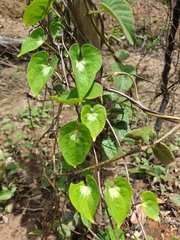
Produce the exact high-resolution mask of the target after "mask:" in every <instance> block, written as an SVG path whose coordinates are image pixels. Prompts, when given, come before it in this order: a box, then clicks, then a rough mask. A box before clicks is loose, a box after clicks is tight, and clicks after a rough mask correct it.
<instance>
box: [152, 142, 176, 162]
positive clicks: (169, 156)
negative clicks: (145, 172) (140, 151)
mask: <svg viewBox="0 0 180 240" xmlns="http://www.w3.org/2000/svg"><path fill="white" fill-rule="evenodd" d="M152 150H153V152H154V155H155V156H156V157H157V159H158V160H159V161H160V162H162V164H164V165H165V166H167V165H169V164H170V163H172V162H175V161H176V159H175V158H174V155H173V153H172V152H171V150H170V148H168V146H166V144H164V143H162V142H160V143H156V144H155V145H154V146H153V147H152Z"/></svg>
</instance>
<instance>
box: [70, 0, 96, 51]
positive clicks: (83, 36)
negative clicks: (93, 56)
mask: <svg viewBox="0 0 180 240" xmlns="http://www.w3.org/2000/svg"><path fill="white" fill-rule="evenodd" d="M85 1H86V2H87V4H88V6H89V8H90V9H91V10H95V9H94V6H93V4H92V1H91V0H73V2H72V3H71V6H70V9H71V12H72V15H73V22H74V26H75V29H74V30H75V32H74V35H75V38H76V40H77V42H78V43H79V45H80V46H81V45H83V44H84V43H89V44H91V45H93V46H94V47H96V48H97V49H99V50H101V39H100V37H99V36H98V34H97V32H96V30H95V29H94V27H93V25H92V23H91V21H90V18H89V16H87V15H86V14H87V9H86V5H85ZM100 2H101V1H100V0H94V3H95V5H96V6H97V7H98V6H99V3H100ZM93 19H94V21H95V23H96V26H97V28H98V30H99V31H100V32H101V23H100V19H99V17H98V16H97V15H93Z"/></svg>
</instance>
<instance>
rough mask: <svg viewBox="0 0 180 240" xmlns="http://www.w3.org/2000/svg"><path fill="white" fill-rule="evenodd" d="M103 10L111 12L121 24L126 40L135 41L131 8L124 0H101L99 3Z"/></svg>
mask: <svg viewBox="0 0 180 240" xmlns="http://www.w3.org/2000/svg"><path fill="white" fill-rule="evenodd" d="M100 6H101V7H102V8H103V10H104V12H108V13H109V14H111V15H112V16H113V17H114V18H115V19H116V20H117V21H118V23H119V24H120V25H121V27H122V29H123V31H124V34H125V36H126V38H127V40H128V41H129V42H130V43H131V44H132V45H133V44H135V42H136V35H135V30H134V21H133V14H132V9H131V7H130V6H129V4H128V2H127V1H126V0H103V2H101V3H100Z"/></svg>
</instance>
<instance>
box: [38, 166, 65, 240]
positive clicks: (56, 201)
mask: <svg viewBox="0 0 180 240" xmlns="http://www.w3.org/2000/svg"><path fill="white" fill-rule="evenodd" d="M43 174H44V177H45V178H46V180H47V181H48V182H49V184H50V185H51V187H52V188H53V191H54V198H55V203H56V206H55V207H56V211H57V213H58V220H59V225H60V228H61V231H62V233H63V236H64V238H63V240H66V232H65V230H64V228H63V226H62V222H61V216H60V211H59V197H58V193H57V190H56V187H55V186H54V184H53V183H52V181H51V180H50V179H49V178H48V176H47V174H46V168H45V167H44V168H43Z"/></svg>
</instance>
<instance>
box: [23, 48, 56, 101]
mask: <svg viewBox="0 0 180 240" xmlns="http://www.w3.org/2000/svg"><path fill="white" fill-rule="evenodd" d="M48 61H49V55H48V53H47V52H44V51H41V52H38V53H35V54H34V55H33V56H32V58H31V60H30V62H29V65H28V69H27V75H28V83H29V86H30V88H31V90H32V92H33V93H34V94H35V96H37V95H38V94H39V93H40V91H41V90H42V88H43V87H44V86H45V84H46V83H47V81H48V79H49V78H50V77H51V75H52V74H53V72H54V69H55V67H56V65H57V62H58V58H57V57H56V55H54V56H53V57H52V59H51V62H50V64H49V63H48Z"/></svg>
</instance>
